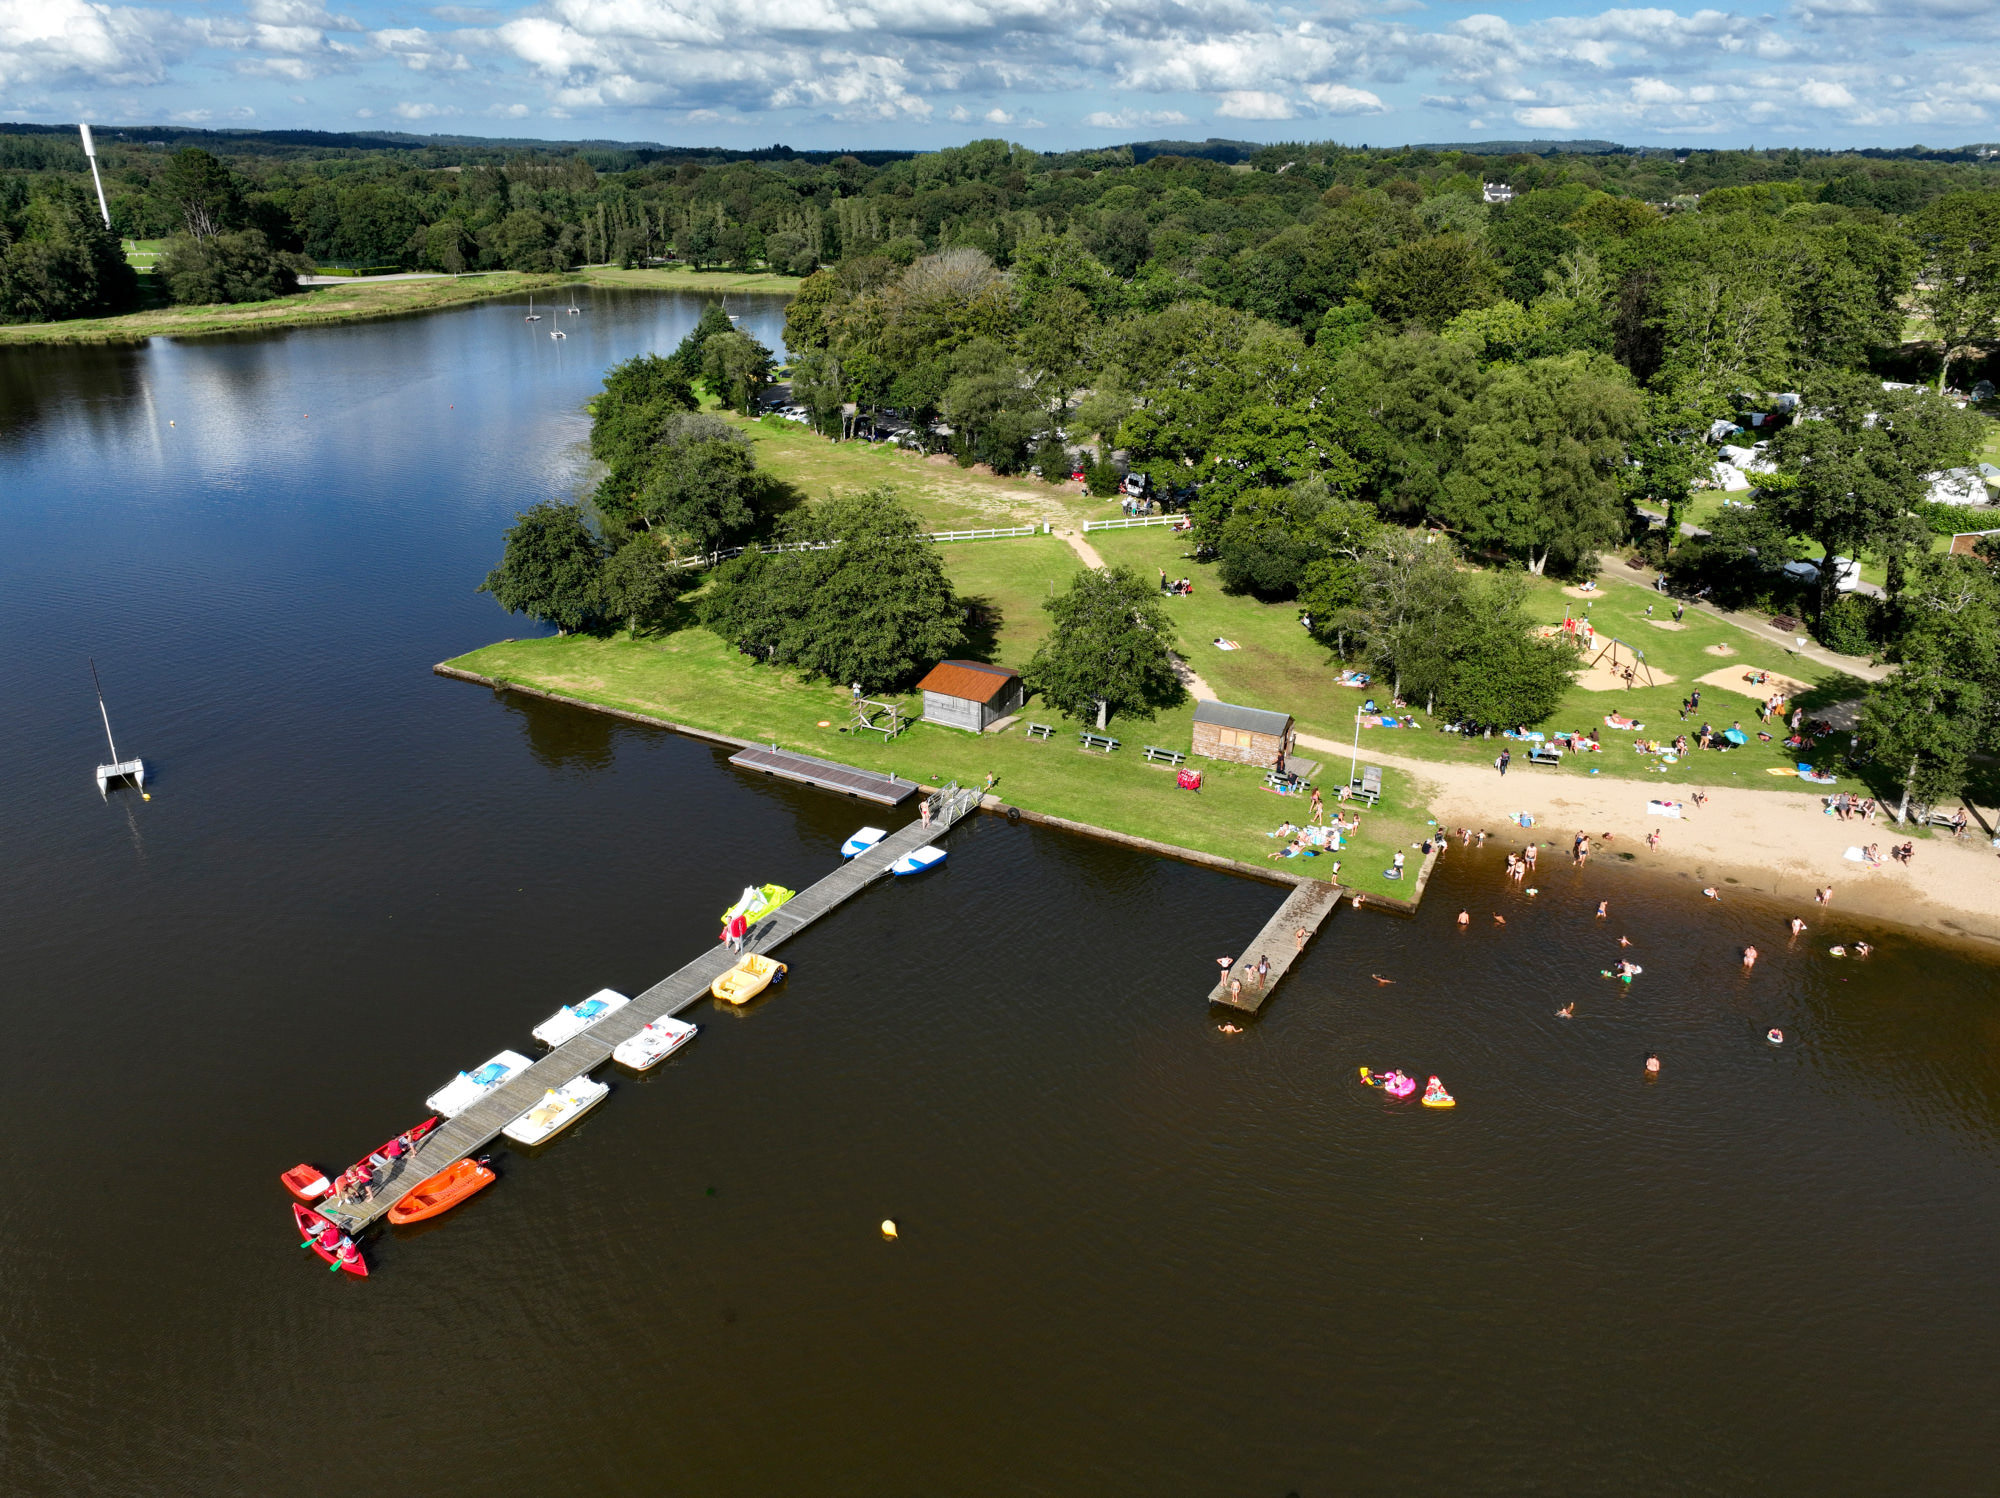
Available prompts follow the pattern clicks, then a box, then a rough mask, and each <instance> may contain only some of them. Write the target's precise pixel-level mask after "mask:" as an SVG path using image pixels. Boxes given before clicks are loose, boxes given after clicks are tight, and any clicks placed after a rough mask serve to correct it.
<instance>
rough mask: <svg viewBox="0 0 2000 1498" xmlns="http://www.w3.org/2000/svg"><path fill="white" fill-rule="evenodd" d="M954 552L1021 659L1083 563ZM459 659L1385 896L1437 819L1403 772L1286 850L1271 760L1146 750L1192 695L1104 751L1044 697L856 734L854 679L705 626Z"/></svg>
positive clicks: (1188, 733) (1186, 718) (1005, 658)
mask: <svg viewBox="0 0 2000 1498" xmlns="http://www.w3.org/2000/svg"><path fill="white" fill-rule="evenodd" d="M946 560H947V565H948V566H949V567H950V569H951V573H952V578H953V581H954V583H955V585H956V586H957V587H958V588H959V589H960V590H961V592H962V593H963V594H964V596H966V597H967V598H968V600H976V601H978V602H979V604H980V606H981V611H982V614H985V615H987V616H988V622H987V623H985V624H983V625H982V626H980V627H979V628H978V629H976V630H975V633H974V638H973V644H972V648H971V649H969V650H968V651H967V654H968V655H974V656H977V657H979V658H984V659H991V660H995V661H999V662H1002V663H1004V664H1007V665H1012V666H1016V667H1019V666H1021V665H1024V664H1025V663H1026V661H1027V658H1028V656H1029V655H1030V654H1031V653H1032V651H1033V649H1034V645H1035V643H1036V642H1037V641H1038V640H1040V638H1041V637H1042V636H1043V634H1045V633H1046V630H1047V615H1046V614H1044V613H1043V612H1042V610H1041V607H1040V603H1041V600H1042V599H1043V598H1044V597H1046V596H1048V590H1049V588H1050V587H1051V586H1053V587H1055V588H1061V587H1062V586H1064V584H1065V583H1066V582H1067V580H1068V578H1069V576H1070V575H1072V574H1073V573H1074V572H1075V571H1076V570H1077V568H1078V567H1080V566H1081V563H1080V562H1078V561H1077V560H1076V558H1075V556H1074V554H1073V553H1071V552H1070V551H1069V549H1068V547H1066V546H1065V545H1063V543H1062V542H1060V541H1059V540H1057V539H1056V538H1054V537H1035V538H1032V539H1024V540H1019V541H979V542H965V543H960V544H956V545H951V546H949V547H948V548H947V550H946ZM450 664H452V665H454V666H457V667H459V668H460V669H462V670H466V671H474V672H477V673H479V674H480V675H482V676H488V677H493V678H495V679H498V680H501V681H510V682H518V683H520V684H522V685H524V686H533V687H539V688H541V689H543V690H545V691H551V692H558V693H561V694H562V695H564V696H567V697H574V698H577V699H579V700H581V701H584V702H591V703H598V704H601V705H603V706H607V707H616V708H623V709H626V710H628V711H632V712H639V713H646V714H649V715H651V716H655V717H660V718H666V719H669V720H671V721H673V722H676V723H682V724H685V725H687V726H688V727H690V728H698V729H704V730H707V731H709V732H712V733H720V734H727V735H730V736H732V737H735V738H743V739H752V740H756V741H758V742H761V743H767V744H768V743H776V744H778V745H779V746H780V747H781V748H786V749H795V750H798V751H800V752H802V753H807V754H816V755H819V756H821V757H823V758H826V759H833V760H838V761H840V762H841V763H843V764H851V765H857V766H860V767H862V768H864V769H872V770H893V771H895V772H896V773H897V774H898V775H902V776H904V777H906V778H910V779H915V780H921V781H923V782H925V783H927V784H930V785H938V784H942V783H943V782H944V781H947V780H957V781H958V782H959V783H960V784H961V785H983V784H984V783H985V781H986V777H987V776H988V775H989V774H990V775H993V776H995V777H996V781H995V784H994V787H993V789H994V794H996V795H998V796H1000V797H1002V798H1004V799H1005V800H1006V801H1007V802H1009V803H1010V804H1013V805H1016V806H1021V807H1024V808H1026V809H1028V810H1032V811H1037V812H1041V813H1044V814H1046V815H1049V816H1058V817H1063V818H1066V819H1068V820H1070V821H1074V822H1082V823H1086V824H1088V825H1090V826H1094V827H1102V828H1106V829H1108V830H1110V831H1114V832H1122V833H1125V834H1127V835H1130V836H1134V837H1143V838H1150V839H1153V840H1155V841H1158V842H1162V843H1168V844H1172V845H1174V846H1177V847H1183V848H1192V849H1195V850H1197V851H1200V852H1204V853H1210V854H1215V855H1218V856H1220V857H1223V858H1231V859H1236V860H1238V861H1240V862H1243V863H1252V864H1260V865H1268V866H1269V867H1272V868H1281V869H1282V870H1283V871H1284V872H1286V873H1289V874H1297V875H1304V876H1307V877H1317V878H1331V877H1333V876H1334V867H1333V866H1334V864H1335V863H1336V862H1338V863H1339V864H1340V870H1339V875H1338V877H1339V880H1340V882H1341V883H1342V884H1344V885H1348V886H1351V887H1353V888H1356V889H1361V890H1366V891H1369V892H1371V893H1378V894H1388V895H1397V896H1403V897H1406V896H1407V895H1408V893H1409V890H1410V888H1411V882H1410V880H1408V879H1406V880H1405V881H1404V882H1403V883H1401V884H1398V883H1395V882H1392V881H1390V880H1387V879H1385V878H1384V877H1383V873H1384V871H1385V870H1386V869H1387V868H1388V866H1389V862H1390V857H1391V855H1392V854H1393V853H1394V852H1395V851H1396V850H1397V849H1398V848H1404V849H1409V848H1411V845H1413V844H1414V843H1416V842H1418V841H1420V840H1421V839H1422V838H1423V836H1424V833H1425V831H1426V830H1427V819H1428V813H1427V812H1426V811H1425V809H1424V803H1425V791H1424V788H1423V787H1422V786H1421V785H1419V784H1416V783H1414V782H1413V781H1412V780H1411V779H1410V777H1408V776H1405V775H1401V774H1397V773H1394V772H1391V773H1390V774H1389V775H1388V776H1387V777H1386V778H1385V782H1384V784H1385V795H1384V798H1383V801H1382V804H1381V806H1380V807H1378V808H1377V809H1376V810H1374V811H1368V810H1365V809H1364V810H1361V811H1360V813H1359V814H1360V817H1361V827H1360V829H1359V830H1358V831H1357V832H1355V833H1353V834H1351V835H1350V838H1349V843H1350V846H1349V847H1348V848H1347V849H1345V850H1343V851H1341V852H1339V853H1333V854H1323V855H1321V856H1319V857H1315V858H1291V859H1284V860H1272V859H1270V858H1269V857H1268V855H1270V854H1271V853H1273V852H1275V851H1276V850H1277V849H1278V848H1280V847H1282V846H1284V843H1283V841H1281V840H1280V839H1277V838H1273V837H1270V836H1267V834H1269V833H1271V832H1273V831H1275V829H1276V828H1277V827H1278V825H1279V824H1280V823H1281V822H1284V821H1286V820H1292V821H1303V820H1304V817H1305V813H1306V809H1307V808H1306V804H1305V802H1304V800H1303V798H1300V797H1284V796H1279V795H1277V794H1275V793H1274V792H1272V791H1271V790H1269V789H1268V788H1267V787H1266V786H1265V784H1264V772H1263V771H1262V770H1254V769H1250V768H1248V767H1245V766H1241V765H1231V764H1223V763H1219V762H1216V761H1210V760H1199V761H1195V762H1194V763H1195V764H1196V766H1197V768H1199V769H1200V770H1201V771H1202V774H1203V788H1202V790H1201V791H1200V792H1191V791H1184V790H1181V789H1179V787H1178V784H1177V780H1176V776H1175V774H1174V772H1173V771H1172V770H1171V769H1169V768H1167V767H1166V766H1164V765H1150V764H1148V763H1147V762H1146V760H1145V758H1144V750H1145V746H1146V745H1148V744H1157V745H1160V746H1161V747H1163V748H1172V749H1179V750H1181V751H1183V752H1185V751H1186V750H1187V748H1188V745H1189V741H1190V739H1191V737H1192V734H1193V726H1194V705H1193V703H1191V702H1190V703H1187V704H1185V705H1183V706H1182V707H1179V708H1176V709H1174V710H1172V711H1169V712H1165V713H1162V714H1161V715H1160V717H1159V718H1158V720H1156V721H1154V722H1145V721H1136V722H1135V721H1126V720H1117V721H1114V722H1113V723H1112V725H1111V729H1110V732H1111V734H1112V736H1113V737H1115V738H1117V739H1118V740H1119V741H1120V743H1121V745H1122V747H1121V748H1119V749H1118V750H1117V751H1116V752H1115V753H1111V754H1103V753H1099V752H1094V751H1086V750H1084V749H1083V748H1082V747H1081V746H1080V744H1079V742H1078V738H1077V733H1078V730H1079V729H1080V728H1081V727H1082V726H1083V725H1081V724H1078V723H1073V722H1071V721H1069V720H1068V719H1066V718H1064V717H1062V716H1061V715H1060V714H1057V713H1054V712H1052V711H1051V710H1049V709H1048V708H1047V707H1045V706H1043V705H1042V704H1039V703H1036V702H1032V701H1031V702H1030V703H1029V704H1028V707H1027V709H1026V711H1025V712H1024V713H1023V714H1022V715H1021V721H1020V723H1018V724H1017V725H1016V726H1014V727H1012V728H1010V729H1008V730H1006V731H1005V732H1002V733H997V734H976V735H975V734H970V733H966V732H964V731H963V730H960V729H951V728H942V727H939V726H937V725H935V724H928V723H918V724H915V725H914V726H912V727H911V728H909V729H908V730H906V731H905V732H904V733H903V734H902V735H901V736H900V737H899V738H897V739H895V740H893V741H890V742H884V740H883V739H882V738H881V737H880V736H879V735H876V734H865V733H850V732H847V731H845V730H846V729H847V727H848V725H849V724H850V722H851V721H852V717H853V713H852V708H851V706H850V703H849V699H848V693H847V691H846V690H845V689H844V688H841V687H838V686H832V685H826V684H813V683H807V682H803V681H801V680H800V679H799V678H798V677H797V676H796V675H795V674H794V673H792V672H790V671H785V670H781V669H775V668H772V667H769V666H760V665H757V664H755V663H753V662H752V661H751V660H749V658H748V657H746V656H743V655H741V654H740V653H738V652H737V651H735V650H733V649H731V648H730V647H729V646H727V645H726V644H724V643H723V642H722V641H721V640H720V639H718V638H717V637H716V636H715V635H713V634H710V633H709V632H708V631H707V630H704V629H700V628H696V627H693V626H692V625H688V626H685V627H682V628H680V629H677V630H675V631H674V632H672V633H670V634H667V635H664V636H660V637H649V638H645V639H640V640H634V639H632V638H630V637H629V636H623V635H621V636H617V637H615V638H610V639H591V638H587V637H581V636H571V637H568V638H560V639H537V640H513V641H507V642H504V643H502V644H498V645H489V646H487V647H486V648H485V649H483V650H476V651H473V652H472V653H471V654H470V655H466V656H462V657H460V658H459V659H457V660H455V661H452V662H451V663H450ZM900 700H901V701H903V702H904V704H905V705H906V707H907V709H908V711H910V712H911V713H913V714H914V713H918V712H921V711H922V708H923V703H922V697H921V695H920V694H918V693H914V692H911V693H905V694H902V696H901V698H900ZM1028 722H1041V723H1049V724H1052V725H1053V726H1054V727H1055V728H1056V735H1055V737H1054V738H1052V739H1049V740H1046V741H1042V740H1035V739H1030V738H1028V737H1027V734H1026V733H1025V731H1024V729H1025V725H1026V724H1027V723H1028ZM1327 769H1328V771H1329V772H1330V773H1329V774H1328V775H1327V776H1326V778H1325V779H1324V781H1323V782H1322V784H1323V787H1324V788H1325V790H1326V791H1327V793H1328V794H1327V803H1328V806H1329V808H1332V807H1334V806H1335V805H1337V803H1336V802H1335V801H1334V799H1333V796H1332V794H1331V792H1332V790H1333V788H1334V787H1335V786H1336V785H1337V784H1338V783H1339V781H1340V780H1341V779H1343V778H1345V775H1346V772H1347V766H1346V763H1345V761H1342V762H1341V763H1340V764H1339V765H1337V766H1336V765H1329V766H1328V767H1327ZM1409 862H1410V865H1411V867H1412V868H1414V867H1415V866H1416V865H1417V864H1419V863H1420V862H1421V858H1420V857H1419V856H1418V855H1416V854H1415V853H1414V852H1412V854H1411V858H1410V860H1409ZM1412 877H1413V876H1412Z"/></svg>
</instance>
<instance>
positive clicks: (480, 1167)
mask: <svg viewBox="0 0 2000 1498" xmlns="http://www.w3.org/2000/svg"><path fill="white" fill-rule="evenodd" d="M497 1179H498V1177H497V1176H495V1175H494V1174H493V1172H492V1171H490V1170H488V1169H487V1168H486V1166H485V1164H484V1163H483V1162H482V1161H479V1160H460V1161H459V1162H458V1163H457V1164H455V1165H448V1166H446V1167H445V1168H444V1169H443V1170H441V1171H439V1172H438V1173H437V1174H436V1175H434V1176H432V1177H431V1178H430V1179H429V1180H428V1181H422V1182H419V1183H418V1185H417V1188H416V1189H415V1190H414V1191H412V1192H411V1193H410V1194H409V1195H408V1196H406V1197H404V1198H403V1199H402V1200H401V1201H399V1202H397V1203H396V1205H395V1206H393V1207H391V1208H390V1209H389V1221H390V1222H392V1223H394V1224H395V1225H396V1226H397V1227H401V1226H402V1225H403V1224H404V1223H406V1222H422V1221H423V1220H424V1219H425V1218H426V1217H435V1216H437V1215H438V1214H439V1213H440V1212H449V1211H450V1210H451V1209H452V1208H453V1207H455V1206H457V1205H458V1204H459V1203H460V1202H462V1201H464V1200H465V1199H466V1198H467V1197H468V1196H471V1195H472V1194H473V1193H474V1192H475V1191H484V1190H485V1189H486V1188H487V1187H488V1186H491V1185H492V1184H493V1183H494V1181H495V1180H497Z"/></svg>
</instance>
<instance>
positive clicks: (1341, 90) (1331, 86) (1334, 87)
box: [1305, 83, 1389, 114]
mask: <svg viewBox="0 0 2000 1498" xmlns="http://www.w3.org/2000/svg"><path fill="white" fill-rule="evenodd" d="M1305 94H1306V97H1307V98H1308V99H1310V100H1312V101H1313V103H1314V104H1317V105H1318V106H1319V112H1320V113H1321V114H1384V113H1386V112H1387V111H1388V108H1389V106H1388V105H1386V104H1384V103H1383V102H1382V98H1381V95H1379V94H1371V93H1369V92H1368V90H1367V89H1365V88H1349V87H1348V86H1347V85H1346V84H1344V83H1308V84H1307V85H1306V88H1305Z"/></svg>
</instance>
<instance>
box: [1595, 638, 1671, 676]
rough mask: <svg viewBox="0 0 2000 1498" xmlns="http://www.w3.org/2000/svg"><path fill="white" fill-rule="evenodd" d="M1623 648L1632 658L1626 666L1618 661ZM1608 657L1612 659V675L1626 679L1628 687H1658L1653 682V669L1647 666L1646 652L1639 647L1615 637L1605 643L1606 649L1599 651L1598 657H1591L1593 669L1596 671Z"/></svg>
mask: <svg viewBox="0 0 2000 1498" xmlns="http://www.w3.org/2000/svg"><path fill="white" fill-rule="evenodd" d="M1621 648H1622V649H1623V650H1624V651H1625V653H1626V654H1627V655H1629V656H1630V657H1631V660H1630V662H1629V663H1624V664H1621V663H1620V661H1619V659H1618V652H1619V650H1620V649H1621ZM1606 656H1609V657H1610V658H1611V672H1612V674H1613V675H1615V676H1622V677H1624V678H1625V685H1626V686H1628V687H1632V686H1642V685H1643V686H1649V687H1650V686H1654V685H1656V683H1655V682H1654V680H1653V672H1652V668H1651V667H1649V666H1648V665H1647V664H1646V652H1645V651H1643V650H1641V649H1640V648H1639V647H1638V646H1636V645H1628V644H1626V643H1625V641H1623V640H1620V639H1618V638H1616V637H1615V636H1614V637H1613V638H1611V639H1609V640H1607V641H1605V644H1604V648H1603V649H1602V650H1600V651H1598V652H1597V654H1596V655H1594V656H1592V657H1591V660H1590V666H1591V669H1592V670H1595V669H1596V668H1597V666H1598V663H1599V662H1601V661H1603V660H1604V658H1605V657H1606Z"/></svg>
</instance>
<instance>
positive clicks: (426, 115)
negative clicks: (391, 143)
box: [395, 103, 459, 120]
mask: <svg viewBox="0 0 2000 1498" xmlns="http://www.w3.org/2000/svg"><path fill="white" fill-rule="evenodd" d="M395 113H396V115H397V116H398V118H401V119H405V120H434V119H437V118H438V117H440V116H441V115H451V114H457V113H459V110H458V108H457V107H456V106H455V105H451V104H422V103H403V104H398V105H397V106H396V109H395Z"/></svg>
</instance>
